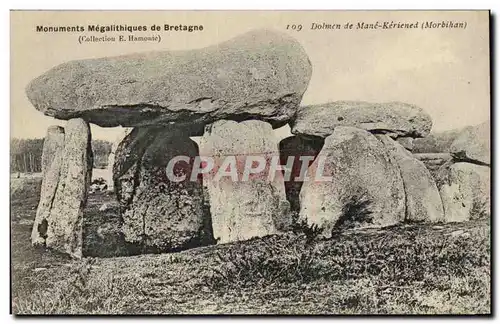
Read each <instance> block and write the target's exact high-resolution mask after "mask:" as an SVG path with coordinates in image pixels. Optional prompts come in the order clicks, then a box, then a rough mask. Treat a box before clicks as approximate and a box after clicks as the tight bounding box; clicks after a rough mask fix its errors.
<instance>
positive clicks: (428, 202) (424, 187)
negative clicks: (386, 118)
mask: <svg viewBox="0 0 500 324" xmlns="http://www.w3.org/2000/svg"><path fill="white" fill-rule="evenodd" d="M377 138H378V139H379V140H380V141H381V142H382V143H383V144H384V145H385V148H386V149H387V151H388V152H389V154H390V156H391V157H392V158H393V159H394V160H395V162H396V164H397V166H398V167H399V171H400V173H401V177H402V178H403V185H404V190H405V197H406V218H405V219H406V220H407V221H431V222H439V221H443V220H444V211H443V204H442V202H441V196H440V195H439V191H438V189H437V186H436V183H435V182H434V179H433V178H432V176H431V174H430V172H429V170H427V168H426V167H425V165H424V164H423V163H422V162H421V161H419V160H417V159H416V158H414V157H413V156H412V154H411V153H410V152H408V151H407V150H406V149H405V148H404V147H403V146H401V145H400V144H399V143H398V142H396V141H394V140H392V139H391V138H390V137H389V136H387V135H377Z"/></svg>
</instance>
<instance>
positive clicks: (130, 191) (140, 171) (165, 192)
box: [114, 127, 211, 252]
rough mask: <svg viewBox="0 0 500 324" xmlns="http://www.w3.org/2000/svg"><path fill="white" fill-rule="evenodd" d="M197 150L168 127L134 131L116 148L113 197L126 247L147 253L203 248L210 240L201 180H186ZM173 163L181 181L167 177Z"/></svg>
mask: <svg viewBox="0 0 500 324" xmlns="http://www.w3.org/2000/svg"><path fill="white" fill-rule="evenodd" d="M197 155H198V146H197V145H196V143H195V142H193V141H192V140H191V139H189V137H187V136H184V135H183V134H179V133H176V132H175V131H174V130H172V129H168V128H161V127H160V128H136V129H134V130H133V131H132V132H131V133H130V134H129V135H128V136H127V137H125V139H124V141H123V142H122V143H121V144H120V145H119V147H118V149H117V151H116V159H115V164H114V172H115V174H114V179H115V184H116V193H117V196H118V200H119V202H120V207H121V211H122V217H123V233H124V235H125V240H126V241H127V242H129V243H133V244H136V245H139V246H141V247H142V248H143V250H145V251H151V252H162V251H173V250H181V249H186V248H190V247H196V246H200V245H203V244H204V243H206V242H207V241H209V240H210V236H211V234H210V229H209V228H208V227H209V225H210V223H209V220H207V217H206V216H207V215H204V214H203V210H202V207H203V187H202V183H201V179H197V181H190V177H191V171H192V168H193V163H194V159H195V157H196V156H197ZM177 156H185V157H188V158H189V160H188V161H187V162H186V161H179V162H177V163H175V165H174V164H172V165H173V166H174V168H173V172H174V175H176V176H181V175H185V179H184V180H183V181H180V182H174V181H172V178H169V177H168V175H167V166H168V163H169V162H170V161H171V160H172V159H173V158H175V157H177Z"/></svg>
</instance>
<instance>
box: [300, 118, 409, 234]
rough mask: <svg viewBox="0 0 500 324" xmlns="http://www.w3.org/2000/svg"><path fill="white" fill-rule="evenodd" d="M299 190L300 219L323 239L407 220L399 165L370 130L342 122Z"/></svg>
mask: <svg viewBox="0 0 500 324" xmlns="http://www.w3.org/2000/svg"><path fill="white" fill-rule="evenodd" d="M308 177H309V180H308V181H304V184H303V185H302V190H301V192H300V201H301V206H300V215H299V216H300V218H301V219H305V220H307V223H308V225H310V226H313V225H315V226H317V227H319V228H320V229H322V236H323V237H327V238H328V237H331V235H332V231H333V230H334V229H339V228H346V227H347V228H349V227H381V226H388V225H394V224H397V223H399V222H401V221H403V220H404V215H405V194H404V187H403V180H402V178H401V175H400V173H399V170H398V167H397V165H395V163H394V162H393V161H392V159H390V158H389V156H388V153H387V150H386V149H385V147H384V146H383V144H382V143H380V142H379V141H378V140H377V138H376V137H375V136H374V135H372V134H370V133H369V132H367V131H365V130H362V129H358V128H353V127H345V126H339V127H337V128H335V130H334V131H333V134H332V135H330V136H328V137H327V138H326V139H325V143H324V145H323V148H322V150H321V152H320V153H319V154H318V156H317V157H316V160H315V161H314V163H313V164H312V165H311V166H310V167H309V169H308Z"/></svg>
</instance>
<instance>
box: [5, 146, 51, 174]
mask: <svg viewBox="0 0 500 324" xmlns="http://www.w3.org/2000/svg"><path fill="white" fill-rule="evenodd" d="M42 150H43V138H35V139H18V138H13V139H11V141H10V169H11V172H28V173H31V172H41V171H42Z"/></svg>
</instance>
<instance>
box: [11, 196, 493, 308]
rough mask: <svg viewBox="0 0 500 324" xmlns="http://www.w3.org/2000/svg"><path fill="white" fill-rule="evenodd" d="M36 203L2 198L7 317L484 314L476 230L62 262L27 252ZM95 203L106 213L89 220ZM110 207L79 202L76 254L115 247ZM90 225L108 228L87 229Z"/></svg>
mask: <svg viewBox="0 0 500 324" xmlns="http://www.w3.org/2000/svg"><path fill="white" fill-rule="evenodd" d="M35 192H36V190H32V192H31V193H30V192H29V190H28V192H25V193H23V194H22V195H21V196H19V195H18V197H14V198H12V208H11V231H12V243H11V250H12V251H11V253H12V255H11V258H12V263H11V264H12V304H13V305H12V306H13V312H14V313H15V314H196V313H201V314H217V313H219V314H220V313H224V314H372V313H377V314H407V313H411V314H487V313H490V225H489V223H488V222H487V221H485V220H482V221H474V222H469V223H463V224H446V225H402V226H397V227H392V228H387V229H383V230H366V231H363V232H360V231H356V232H353V231H345V232H343V233H341V234H338V235H336V236H335V237H333V238H332V239H330V240H326V241H318V240H316V241H313V242H309V240H308V239H307V238H306V237H305V236H304V235H303V234H292V233H290V234H287V235H283V236H270V237H266V238H262V239H254V240H250V241H247V242H240V243H235V244H224V245H218V246H208V247H203V248H198V249H192V250H189V251H184V252H180V253H171V254H160V255H137V256H126V257H114V258H90V257H89V258H85V259H83V260H80V261H73V260H69V259H68V258H66V257H64V256H61V255H57V254H55V253H52V252H50V251H43V250H37V249H34V248H32V247H31V245H30V231H31V222H32V220H33V218H34V215H35V212H36V203H37V198H36V196H33V197H31V196H29V195H34V193H35ZM103 203H107V204H109V206H110V208H109V209H108V210H107V211H106V212H101V213H99V212H98V209H99V207H100V206H101V205H102V204H103ZM113 204H114V202H113V201H112V198H111V197H110V196H107V195H104V194H98V195H93V196H91V197H90V199H89V203H88V208H87V211H86V214H87V215H93V216H92V217H94V221H92V222H90V223H89V224H87V226H86V229H84V232H85V236H86V240H87V241H86V242H87V243H86V244H87V247H86V249H87V251H94V252H93V253H94V254H96V255H98V254H100V253H104V252H102V251H105V250H106V249H107V248H114V247H115V246H118V245H116V244H114V243H106V242H107V241H106V240H104V239H103V238H102V237H105V235H104V236H103V235H102V233H103V232H106V231H107V232H106V233H108V234H107V235H109V233H114V232H116V228H115V227H116V226H115V225H113V224H114V223H113V219H116V208H115V207H116V205H113ZM99 214H100V215H104V216H101V219H110V222H108V224H107V225H106V224H105V223H103V222H101V224H98V222H96V221H95V216H96V215H99ZM113 215H114V216H113ZM113 217H115V218H113ZM99 233H100V234H99ZM113 235H115V234H112V236H113ZM99 237H101V241H99ZM113 237H115V236H113ZM96 238H97V239H96ZM115 238H116V240H117V241H116V242H119V240H120V238H119V237H118V236H116V237H115ZM99 242H100V243H99ZM100 244H110V246H109V247H107V248H102V247H101V248H99V245H100Z"/></svg>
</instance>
